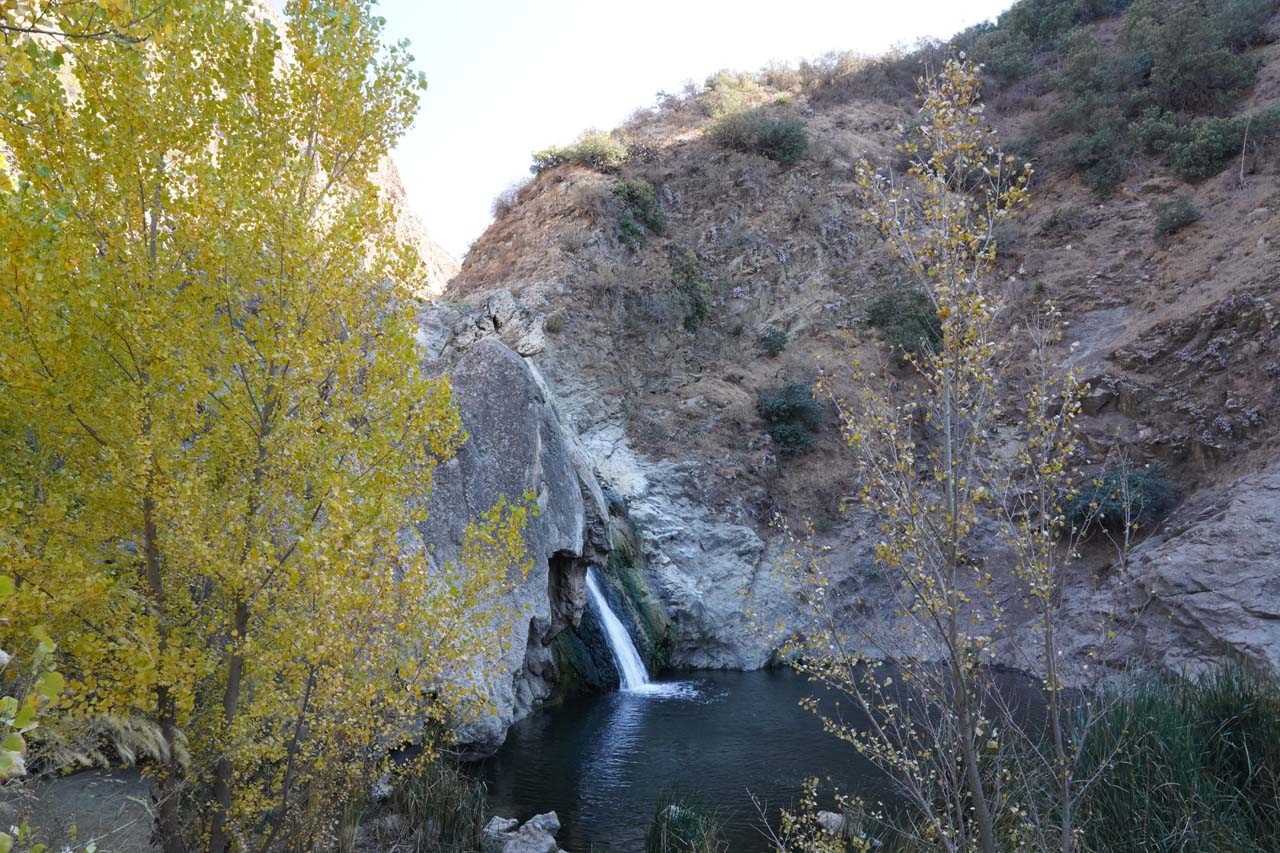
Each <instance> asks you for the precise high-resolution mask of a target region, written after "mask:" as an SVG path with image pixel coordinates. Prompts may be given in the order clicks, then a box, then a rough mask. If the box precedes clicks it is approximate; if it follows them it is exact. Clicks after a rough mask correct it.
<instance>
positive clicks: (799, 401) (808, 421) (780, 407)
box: [756, 382, 824, 453]
mask: <svg viewBox="0 0 1280 853" xmlns="http://www.w3.org/2000/svg"><path fill="white" fill-rule="evenodd" d="M756 411H758V412H759V413H760V417H761V418H763V419H764V421H765V424H766V428H765V429H766V431H767V432H768V433H769V437H770V438H772V439H773V443H774V444H776V445H778V447H779V449H781V450H782V451H783V452H784V453H798V452H800V451H801V450H804V449H805V448H807V447H809V446H810V445H812V444H813V441H814V438H813V434H814V433H815V432H817V431H818V430H819V429H820V428H821V426H822V416H823V411H824V407H823V405H822V403H821V402H819V401H818V400H817V399H816V398H815V397H814V396H813V385H812V384H811V383H808V382H788V383H787V384H785V385H783V386H782V387H780V388H771V389H769V390H767V391H763V392H761V394H760V396H759V398H758V399H757V401H756Z"/></svg>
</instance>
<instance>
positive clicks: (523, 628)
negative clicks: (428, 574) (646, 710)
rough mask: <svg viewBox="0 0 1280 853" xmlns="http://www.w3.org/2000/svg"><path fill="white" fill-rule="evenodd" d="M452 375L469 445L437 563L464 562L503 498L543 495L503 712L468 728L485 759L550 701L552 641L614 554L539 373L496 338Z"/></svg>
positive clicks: (441, 497)
mask: <svg viewBox="0 0 1280 853" xmlns="http://www.w3.org/2000/svg"><path fill="white" fill-rule="evenodd" d="M433 366H434V367H436V368H440V367H443V366H444V365H441V364H439V363H433ZM448 372H449V374H450V377H451V381H452V384H453V393H454V400H455V402H456V403H457V405H458V407H459V410H460V413H461V418H462V426H463V428H464V429H465V430H466V432H467V433H468V435H469V438H468V440H467V442H466V444H465V445H464V446H463V448H462V450H461V451H460V452H459V453H458V455H457V456H456V457H455V458H454V459H452V460H450V461H449V462H448V463H446V464H445V465H443V466H441V467H439V468H438V469H437V471H436V475H435V481H434V484H433V488H432V494H431V501H430V505H429V508H428V518H427V521H426V522H424V523H423V525H422V534H423V536H424V538H425V540H426V541H428V542H432V543H434V547H435V551H434V555H433V556H434V558H435V559H437V560H442V561H443V560H450V559H454V558H456V557H457V556H458V553H459V551H460V548H461V543H462V533H463V531H464V530H465V528H466V525H467V523H468V522H469V521H471V520H472V519H474V518H475V517H476V516H477V515H479V514H480V513H482V512H484V511H486V510H487V509H489V508H490V507H492V506H493V505H494V504H495V503H496V502H497V501H498V500H499V498H500V497H503V496H505V497H506V498H507V499H508V500H513V501H518V500H520V499H521V498H522V497H523V496H524V495H526V494H532V495H533V496H534V499H535V501H536V503H537V506H538V514H537V516H536V517H535V518H532V519H531V520H530V523H529V526H528V528H527V529H526V533H525V538H526V542H527V545H528V548H529V553H530V556H531V557H532V558H533V568H532V570H531V571H530V572H529V575H528V577H527V578H525V579H524V580H523V582H521V583H520V584H519V585H518V586H517V587H516V588H515V589H514V590H513V591H512V592H511V593H510V594H509V595H508V596H507V599H506V601H505V604H506V606H507V608H508V610H509V613H510V622H509V624H507V625H506V626H505V630H506V631H507V636H506V637H505V638H504V639H505V640H506V641H507V644H508V650H507V651H506V652H505V653H504V654H503V656H502V659H501V660H500V661H499V665H498V667H497V670H498V672H497V675H496V676H495V677H494V678H493V680H492V683H491V684H490V685H489V686H488V693H489V698H490V699H491V700H492V705H493V713H492V714H489V715H486V716H484V717H483V718H481V719H479V720H476V721H473V722H470V723H468V724H466V725H465V726H464V728H463V730H462V731H461V732H460V735H461V739H462V740H463V742H464V743H466V744H467V745H469V747H470V748H471V749H472V750H473V751H474V752H477V753H485V752H490V751H492V750H494V749H496V748H497V747H498V746H499V745H500V744H501V743H502V740H503V738H504V737H505V735H506V730H507V727H508V726H510V725H511V723H512V722H513V721H514V720H516V719H519V718H520V717H522V716H524V715H525V714H527V713H528V712H529V711H530V710H531V709H532V708H534V707H535V706H536V705H537V704H538V703H539V702H540V701H542V700H544V699H545V698H546V697H547V696H549V695H550V694H551V692H552V689H553V687H554V683H555V680H556V672H555V667H554V664H553V660H552V650H551V644H552V641H553V640H554V639H555V636H556V634H557V633H559V632H560V631H561V630H563V629H564V627H566V626H567V625H576V624H578V622H579V621H580V620H581V618H582V610H583V608H584V607H585V605H586V583H585V575H586V567H587V564H588V563H590V562H599V561H601V560H603V559H604V557H605V556H606V553H607V550H608V532H607V530H606V529H605V528H604V527H603V519H604V517H605V510H604V508H603V498H602V497H601V496H600V492H599V488H598V487H596V485H595V481H594V479H592V478H590V477H589V471H588V470H587V469H585V468H584V467H583V461H582V458H581V451H580V449H578V448H577V447H576V446H575V444H574V442H573V439H572V437H570V436H568V435H567V434H566V433H565V431H564V430H563V428H562V426H561V424H560V420H559V417H558V415H557V412H556V408H555V406H554V404H553V402H552V400H551V398H550V397H549V395H548V394H547V392H546V390H545V386H544V385H543V384H542V383H541V381H540V380H539V378H538V376H537V375H536V373H535V371H534V370H533V368H532V367H531V365H529V364H528V363H527V362H526V361H525V360H524V359H522V358H521V357H520V356H518V355H516V354H515V353H514V352H512V351H511V350H510V349H508V348H507V347H506V346H504V345H503V344H501V343H500V342H498V341H497V340H496V339H492V338H490V339H486V340H483V341H480V342H479V343H477V344H476V345H475V346H473V347H471V348H470V349H468V351H467V352H465V353H463V354H461V355H460V356H459V357H458V358H457V360H456V363H454V364H452V367H451V369H450V370H449V371H448Z"/></svg>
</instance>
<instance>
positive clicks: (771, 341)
mask: <svg viewBox="0 0 1280 853" xmlns="http://www.w3.org/2000/svg"><path fill="white" fill-rule="evenodd" d="M760 348H761V349H763V350H764V351H765V352H766V353H768V354H769V355H770V356H771V357H776V356H778V355H781V354H782V351H783V350H784V349H786V348H787V333H786V330H784V329H779V328H778V327H777V326H765V327H764V330H763V331H761V332H760Z"/></svg>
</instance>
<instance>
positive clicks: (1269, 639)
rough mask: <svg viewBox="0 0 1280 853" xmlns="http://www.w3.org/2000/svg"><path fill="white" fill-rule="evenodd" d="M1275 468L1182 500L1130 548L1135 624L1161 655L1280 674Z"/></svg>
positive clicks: (1189, 664) (1178, 661)
mask: <svg viewBox="0 0 1280 853" xmlns="http://www.w3.org/2000/svg"><path fill="white" fill-rule="evenodd" d="M1277 554H1280V467H1274V466H1273V467H1272V468H1270V469H1268V470H1266V471H1263V472H1261V473H1257V474H1251V475H1248V476H1245V477H1242V478H1241V479H1239V480H1237V481H1236V482H1234V483H1232V484H1231V485H1230V486H1228V487H1227V488H1225V489H1220V490H1217V491H1214V492H1210V493H1207V494H1202V495H1200V496H1198V497H1196V498H1194V499H1192V500H1191V501H1189V502H1188V504H1187V505H1185V506H1183V507H1182V508H1181V509H1180V510H1179V511H1178V512H1177V513H1176V514H1175V515H1174V516H1173V517H1172V518H1171V519H1170V520H1169V523H1168V524H1167V526H1166V527H1165V529H1164V530H1162V531H1161V532H1160V534H1158V535H1157V536H1155V537H1153V538H1152V539H1150V540H1148V541H1147V542H1144V543H1143V545H1142V546H1141V547H1140V548H1139V549H1138V550H1137V551H1136V553H1135V555H1134V556H1135V559H1134V561H1133V564H1132V569H1131V572H1132V573H1133V577H1134V578H1135V582H1136V585H1137V586H1138V588H1139V590H1140V591H1141V598H1142V599H1143V600H1142V601H1138V602H1136V604H1138V605H1142V604H1143V603H1145V602H1146V601H1148V600H1149V603H1147V604H1146V608H1145V612H1144V613H1143V615H1142V617H1141V620H1140V623H1139V624H1140V625H1141V626H1142V630H1143V632H1144V633H1145V635H1146V646H1147V647H1148V648H1149V649H1150V650H1151V651H1152V653H1153V654H1156V655H1158V657H1159V659H1160V662H1162V663H1163V664H1165V665H1167V666H1170V667H1174V668H1187V669H1190V670H1196V669H1200V668H1204V667H1207V666H1211V665H1213V664H1215V663H1217V662H1219V661H1221V660H1222V659H1223V658H1224V657H1225V658H1230V659H1234V660H1237V661H1240V662H1242V663H1244V664H1246V665H1248V666H1252V667H1255V668H1258V669H1261V670H1264V671H1268V672H1271V673H1273V674H1274V673H1280V563H1277V558H1276V555H1277Z"/></svg>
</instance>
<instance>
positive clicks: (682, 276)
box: [671, 246, 715, 332]
mask: <svg viewBox="0 0 1280 853" xmlns="http://www.w3.org/2000/svg"><path fill="white" fill-rule="evenodd" d="M671 283H672V284H673V285H674V286H675V289H676V292H677V293H678V294H680V297H681V299H682V300H683V301H684V304H685V311H684V328H685V330H686V331H689V332H696V331H698V329H699V328H701V326H702V324H703V323H705V322H706V321H707V320H709V319H711V313H712V305H713V302H714V299H715V293H714V291H712V289H711V284H710V283H709V282H708V281H707V279H706V276H704V275H703V274H702V263H701V261H699V260H698V255H697V253H696V252H693V251H690V250H687V249H679V248H677V247H675V246H672V247H671Z"/></svg>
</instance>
